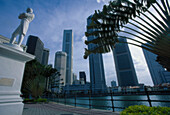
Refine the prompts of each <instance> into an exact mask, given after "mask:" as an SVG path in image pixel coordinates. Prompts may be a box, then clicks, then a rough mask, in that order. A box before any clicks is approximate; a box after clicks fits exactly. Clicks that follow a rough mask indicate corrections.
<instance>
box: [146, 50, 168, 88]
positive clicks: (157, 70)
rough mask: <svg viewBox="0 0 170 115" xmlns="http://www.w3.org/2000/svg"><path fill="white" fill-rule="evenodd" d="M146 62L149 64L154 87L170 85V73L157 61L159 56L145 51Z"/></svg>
mask: <svg viewBox="0 0 170 115" xmlns="http://www.w3.org/2000/svg"><path fill="white" fill-rule="evenodd" d="M143 53H144V56H145V60H146V62H147V65H148V68H149V71H150V74H151V78H152V81H153V84H154V85H159V84H163V83H170V72H167V71H165V69H164V68H163V67H162V66H161V65H160V64H159V63H158V62H157V61H156V57H157V55H155V54H153V53H151V52H149V51H147V50H145V49H143Z"/></svg>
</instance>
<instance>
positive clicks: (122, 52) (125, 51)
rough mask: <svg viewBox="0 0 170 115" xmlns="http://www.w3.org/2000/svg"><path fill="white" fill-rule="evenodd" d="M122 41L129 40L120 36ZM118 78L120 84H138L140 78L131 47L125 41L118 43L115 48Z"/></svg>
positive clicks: (114, 54)
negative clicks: (137, 74)
mask: <svg viewBox="0 0 170 115" xmlns="http://www.w3.org/2000/svg"><path fill="white" fill-rule="evenodd" d="M119 41H120V42H127V41H126V39H123V38H119ZM113 56H114V61H115V67H116V73H117V79H118V85H119V86H137V85H138V80H137V76H136V72H135V68H134V64H133V61H132V57H131V54H130V51H129V47H128V45H127V44H125V43H119V44H116V47H115V48H114V49H113Z"/></svg>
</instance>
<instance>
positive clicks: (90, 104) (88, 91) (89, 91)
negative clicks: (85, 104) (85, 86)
mask: <svg viewBox="0 0 170 115" xmlns="http://www.w3.org/2000/svg"><path fill="white" fill-rule="evenodd" d="M88 93H89V109H91V91H90V90H89V91H88Z"/></svg>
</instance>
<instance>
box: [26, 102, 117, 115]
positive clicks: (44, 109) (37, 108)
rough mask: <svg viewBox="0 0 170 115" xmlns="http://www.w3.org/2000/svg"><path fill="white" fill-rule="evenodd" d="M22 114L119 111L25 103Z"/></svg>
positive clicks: (79, 114)
mask: <svg viewBox="0 0 170 115" xmlns="http://www.w3.org/2000/svg"><path fill="white" fill-rule="evenodd" d="M23 115H119V112H111V111H107V110H98V109H87V108H82V107H73V106H69V105H63V104H58V103H52V102H50V103H48V104H25V105H24V111H23Z"/></svg>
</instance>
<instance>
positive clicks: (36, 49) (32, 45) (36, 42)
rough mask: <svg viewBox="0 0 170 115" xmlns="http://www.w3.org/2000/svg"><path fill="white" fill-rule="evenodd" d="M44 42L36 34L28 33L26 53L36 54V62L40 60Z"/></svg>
mask: <svg viewBox="0 0 170 115" xmlns="http://www.w3.org/2000/svg"><path fill="white" fill-rule="evenodd" d="M43 50H44V43H43V42H42V41H41V40H40V38H38V37H37V36H32V35H30V36H29V37H28V40H27V51H26V52H27V53H30V54H32V55H35V56H36V60H37V61H38V62H40V63H41V62H42V56H43Z"/></svg>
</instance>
